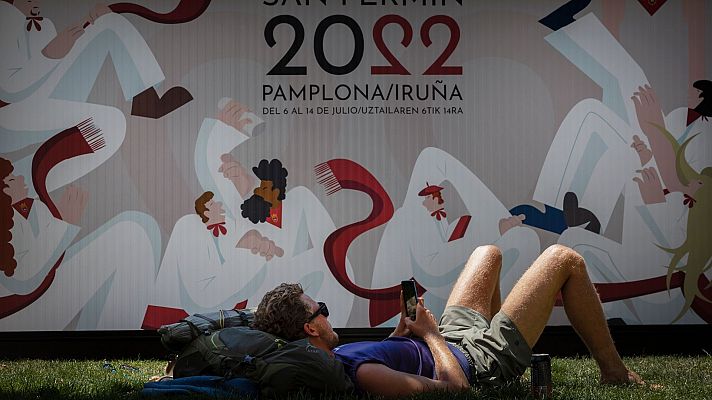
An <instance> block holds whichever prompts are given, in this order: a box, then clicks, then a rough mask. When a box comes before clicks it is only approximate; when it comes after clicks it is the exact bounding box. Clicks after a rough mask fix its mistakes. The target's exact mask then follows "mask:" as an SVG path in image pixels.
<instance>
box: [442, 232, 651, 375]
mask: <svg viewBox="0 0 712 400" xmlns="http://www.w3.org/2000/svg"><path fill="white" fill-rule="evenodd" d="M501 262H502V254H501V252H500V251H499V249H498V248H497V247H495V246H483V247H478V248H477V249H475V251H474V252H473V253H472V255H471V256H470V259H469V260H468V261H467V263H466V264H465V268H464V269H463V271H462V273H461V275H460V277H459V278H458V280H457V282H456V283H455V285H454V287H453V291H452V294H451V295H450V298H449V299H448V305H460V306H465V307H470V308H472V309H473V310H475V311H477V312H479V313H481V314H482V315H484V316H485V317H487V318H490V319H491V318H492V316H493V315H494V314H496V313H497V312H499V311H500V292H499V272H500V268H501ZM559 291H560V292H561V293H562V295H563V300H564V309H565V311H566V315H567V316H568V317H569V320H570V321H571V325H572V326H573V327H574V329H575V330H576V333H578V335H579V336H580V337H581V339H582V340H583V342H584V343H585V344H586V347H587V348H588V350H589V352H590V353H591V355H592V356H593V358H594V360H596V362H597V363H598V366H599V369H600V371H601V383H614V384H615V383H643V381H642V379H641V378H640V377H639V376H638V375H637V374H636V373H635V372H632V371H630V370H628V368H627V367H626V366H625V364H623V361H622V360H621V358H620V355H619V354H618V351H617V350H616V348H615V345H614V344H613V339H612V338H611V335H610V332H609V330H608V326H607V325H606V320H605V317H604V315H603V309H602V307H601V302H600V300H599V298H598V294H597V293H596V290H595V288H594V286H593V284H592V283H591V281H590V279H589V277H588V274H587V272H586V265H585V263H584V260H583V258H582V257H581V256H580V255H579V254H578V253H576V252H575V251H573V250H571V249H569V248H567V247H564V246H561V245H554V246H551V247H549V248H548V249H546V250H545V251H544V252H543V253H542V254H541V255H540V256H539V257H538V258H537V259H536V260H535V261H534V263H533V264H532V266H531V267H529V269H528V270H527V271H526V272H525V273H524V275H523V276H522V277H521V279H519V281H518V282H517V284H516V285H515V286H514V288H513V289H512V291H511V293H510V294H509V296H507V299H506V300H505V301H504V304H502V305H501V311H502V312H504V313H505V314H506V315H507V316H508V317H509V318H510V319H511V320H512V321H513V322H514V324H515V325H516V326H517V328H518V330H519V331H520V333H521V334H522V336H523V337H524V339H525V340H526V341H527V344H528V345H529V347H530V348H531V347H533V346H534V344H535V343H536V342H537V340H538V339H539V336H540V335H541V333H542V331H543V330H544V327H545V326H546V323H547V321H548V320H549V315H550V314H551V310H552V309H553V307H554V303H555V301H556V295H557V294H558V293H559Z"/></svg>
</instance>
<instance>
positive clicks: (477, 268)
mask: <svg viewBox="0 0 712 400" xmlns="http://www.w3.org/2000/svg"><path fill="white" fill-rule="evenodd" d="M501 268H502V252H501V251H499V249H498V248H497V247H496V246H480V247H478V248H476V249H475V251H473V252H472V255H470V258H469V259H468V260H467V263H466V264H465V268H463V269H462V272H461V273H460V276H459V277H458V278H457V281H456V282H455V285H454V286H453V288H452V292H451V293H450V297H449V298H448V299H447V306H453V305H458V306H464V307H469V308H471V309H473V310H475V311H477V312H478V313H480V314H482V315H484V316H485V317H486V318H487V319H489V320H491V319H492V316H493V315H494V314H495V313H497V311H499V308H500V302H501V300H500V292H499V272H500V270H501Z"/></svg>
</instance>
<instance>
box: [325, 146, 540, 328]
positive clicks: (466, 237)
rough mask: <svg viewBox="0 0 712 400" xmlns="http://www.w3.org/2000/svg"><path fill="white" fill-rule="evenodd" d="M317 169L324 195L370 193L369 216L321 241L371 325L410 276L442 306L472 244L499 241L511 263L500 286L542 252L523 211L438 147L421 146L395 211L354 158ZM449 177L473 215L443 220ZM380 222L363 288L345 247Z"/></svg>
mask: <svg viewBox="0 0 712 400" xmlns="http://www.w3.org/2000/svg"><path fill="white" fill-rule="evenodd" d="M315 173H316V175H317V179H318V180H319V182H320V183H322V184H324V186H325V188H326V191H327V195H331V194H334V193H336V192H339V191H341V190H355V191H358V192H362V193H365V194H367V195H368V196H369V197H370V198H371V201H372V204H373V205H372V207H373V208H372V211H371V213H370V214H369V216H367V217H366V218H364V219H363V220H361V221H357V222H354V223H351V224H349V225H346V226H343V227H341V228H339V229H338V230H336V231H335V232H334V233H332V234H331V235H329V237H328V238H327V240H326V243H325V245H324V254H325V257H326V262H327V265H328V266H329V268H330V269H331V271H332V274H334V276H335V277H337V279H338V280H339V282H341V284H342V285H343V286H344V287H346V288H347V289H348V290H349V291H350V292H351V293H354V294H356V295H358V296H360V297H363V298H366V299H369V300H370V303H369V320H370V324H371V326H378V325H382V324H386V325H387V324H389V323H390V322H389V320H390V319H391V318H392V317H393V316H394V315H396V314H397V313H398V312H399V310H400V297H399V293H400V281H401V280H403V279H408V278H413V279H415V281H416V285H417V286H418V291H419V293H421V294H422V293H425V297H428V301H429V303H430V304H432V305H433V307H434V308H437V307H440V308H444V306H445V299H446V298H447V293H448V291H449V289H450V287H451V286H452V284H453V283H454V281H455V279H457V276H458V275H459V273H460V271H461V269H462V265H463V263H464V262H465V261H466V259H467V256H468V254H467V253H468V251H469V250H468V249H471V248H472V247H473V246H477V245H479V244H486V243H490V244H491V243H496V244H497V245H498V246H500V247H501V248H502V250H503V264H504V265H506V268H507V269H508V270H507V271H506V272H503V275H504V279H503V284H502V290H503V291H508V290H509V289H511V287H512V286H513V285H514V283H515V282H514V281H515V279H516V276H517V274H518V273H519V272H521V270H523V269H526V268H527V267H528V266H529V265H530V264H531V262H532V260H533V259H534V258H536V256H537V254H538V253H539V250H540V248H539V247H540V244H539V237H538V236H537V234H536V233H535V232H534V231H533V230H531V229H529V228H527V227H522V226H521V225H522V219H523V217H522V216H519V215H516V216H513V215H512V214H510V213H509V212H508V211H507V209H506V208H505V207H504V206H503V205H502V204H501V203H500V202H499V200H498V199H497V198H496V197H495V196H494V194H492V192H491V191H490V190H489V189H488V188H487V187H486V186H485V185H484V184H483V183H482V182H481V181H480V180H479V178H477V176H476V175H474V174H473V173H472V172H471V171H470V170H469V169H468V168H467V167H465V166H464V165H463V164H462V163H460V162H459V161H458V160H456V159H455V158H454V157H452V156H451V155H450V154H448V153H446V152H445V151H443V150H440V149H436V148H426V149H425V150H423V151H422V152H421V153H420V155H419V156H418V159H417V161H416V163H415V167H414V168H413V173H412V175H411V179H410V183H409V186H408V191H407V194H406V198H405V200H404V201H403V205H402V206H401V208H399V209H398V210H395V211H394V208H393V203H392V202H391V199H390V196H389V195H388V193H387V192H386V190H385V189H384V188H383V187H382V186H381V184H380V183H379V182H378V180H377V179H376V178H375V177H374V176H373V175H372V174H371V173H370V172H369V171H368V170H367V169H365V168H364V167H362V166H361V165H359V164H357V163H355V162H354V161H351V160H346V159H333V160H329V161H327V162H325V163H322V164H319V165H317V166H316V167H315ZM446 181H447V182H449V183H450V184H451V185H452V186H453V187H454V188H455V189H456V190H457V193H458V195H459V196H460V197H461V199H462V200H463V202H464V203H465V205H466V207H467V209H468V212H470V215H463V216H460V217H459V218H452V217H451V218H452V219H448V213H447V209H446V201H445V196H444V195H443V193H442V192H443V187H442V186H439V185H442V184H443V183H444V182H446ZM384 224H387V225H386V228H385V230H384V232H383V236H382V237H381V243H380V245H379V249H378V253H377V255H376V262H375V267H374V272H373V278H372V281H371V288H364V287H362V286H359V285H357V284H356V283H354V282H353V280H352V279H351V278H350V277H349V276H348V274H347V272H346V270H345V263H344V260H345V259H346V253H347V251H348V248H349V246H350V245H351V243H352V242H353V241H354V240H355V239H356V238H357V237H359V236H360V235H362V234H364V233H366V232H368V231H370V230H372V229H374V228H376V227H379V226H381V225H384ZM503 268H504V266H503Z"/></svg>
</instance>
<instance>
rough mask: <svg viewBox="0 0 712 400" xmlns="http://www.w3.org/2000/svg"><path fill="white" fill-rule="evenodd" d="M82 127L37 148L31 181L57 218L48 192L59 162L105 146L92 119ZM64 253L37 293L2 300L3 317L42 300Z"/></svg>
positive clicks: (37, 289) (58, 214) (75, 128)
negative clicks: (52, 171)
mask: <svg viewBox="0 0 712 400" xmlns="http://www.w3.org/2000/svg"><path fill="white" fill-rule="evenodd" d="M79 126H81V127H82V128H84V129H85V130H84V133H82V132H81V131H80V129H79V128H78V127H76V126H74V127H71V128H69V129H65V130H63V131H62V132H59V133H58V134H56V135H54V136H52V137H51V138H50V139H48V140H47V141H46V142H44V143H43V144H42V145H41V146H40V148H39V149H37V151H36V152H35V155H34V157H33V158H32V182H33V184H34V187H35V191H36V192H37V195H38V197H39V199H40V201H42V202H43V203H44V204H45V205H47V208H48V209H49V210H50V212H51V213H52V215H53V216H54V217H55V218H57V219H62V216H61V215H60V213H59V209H58V208H57V206H56V205H55V204H54V202H53V201H52V198H51V197H50V196H49V193H48V192H47V187H46V182H47V174H49V171H50V170H51V169H52V168H54V166H55V165H57V164H59V163H60V162H62V161H64V160H68V159H70V158H73V157H77V156H80V155H83V154H89V153H92V152H94V150H96V149H98V148H100V146H101V145H102V143H103V142H102V141H101V140H100V137H99V136H98V135H99V133H100V132H99V131H98V130H97V129H94V128H93V126H91V120H87V121H83V122H82V123H80V124H79ZM87 137H92V138H94V139H99V140H94V141H93V145H90V144H89V143H88V142H87V139H86V138H87ZM64 254H65V253H62V255H61V256H59V258H58V259H57V261H56V262H55V263H54V265H53V266H52V268H51V269H50V270H49V272H48V273H47V275H46V276H45V277H44V279H42V282H41V283H40V285H39V286H37V288H35V290H33V291H32V292H30V293H27V294H11V295H8V296H3V297H0V318H5V317H7V316H8V315H12V314H14V313H16V312H18V311H20V310H22V309H23V308H25V307H27V306H29V305H30V304H32V303H33V302H34V301H35V300H37V299H39V298H40V297H42V295H43V294H44V293H45V292H46V291H47V289H49V287H50V285H52V282H53V281H54V277H55V274H56V272H57V269H58V268H59V266H60V264H61V263H62V260H63V259H64Z"/></svg>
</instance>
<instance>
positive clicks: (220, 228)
mask: <svg viewBox="0 0 712 400" xmlns="http://www.w3.org/2000/svg"><path fill="white" fill-rule="evenodd" d="M208 230H209V231H213V236H215V237H219V236H220V235H226V234H227V228H226V227H225V222H218V223H217V224H210V225H208Z"/></svg>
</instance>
